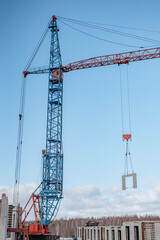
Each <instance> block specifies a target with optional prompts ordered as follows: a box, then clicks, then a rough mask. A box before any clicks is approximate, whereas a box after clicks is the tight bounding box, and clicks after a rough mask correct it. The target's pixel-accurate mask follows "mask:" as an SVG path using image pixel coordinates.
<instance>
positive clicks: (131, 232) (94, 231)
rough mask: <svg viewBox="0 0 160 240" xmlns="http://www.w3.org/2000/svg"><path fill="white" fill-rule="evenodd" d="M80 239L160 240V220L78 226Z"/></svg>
mask: <svg viewBox="0 0 160 240" xmlns="http://www.w3.org/2000/svg"><path fill="white" fill-rule="evenodd" d="M77 239H78V240H159V239H160V222H158V221H157V222H156V221H155V222H153V221H143V222H124V223H123V226H103V227H99V226H90V227H89V226H86V227H78V228H77Z"/></svg>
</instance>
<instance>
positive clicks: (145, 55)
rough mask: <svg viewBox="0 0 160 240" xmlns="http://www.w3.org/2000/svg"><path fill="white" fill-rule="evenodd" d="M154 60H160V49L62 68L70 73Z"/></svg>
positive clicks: (86, 60) (85, 61) (88, 61)
mask: <svg viewBox="0 0 160 240" xmlns="http://www.w3.org/2000/svg"><path fill="white" fill-rule="evenodd" d="M153 58H160V47H158V48H149V49H144V50H138V51H132V52H125V53H116V54H111V55H105V56H99V57H93V58H88V59H84V60H81V61H77V62H73V63H69V64H68V65H66V66H63V67H62V68H63V71H64V72H70V71H72V70H79V69H87V68H94V67H101V66H107V65H114V64H118V65H120V64H125V63H129V62H136V61H142V60H147V59H153Z"/></svg>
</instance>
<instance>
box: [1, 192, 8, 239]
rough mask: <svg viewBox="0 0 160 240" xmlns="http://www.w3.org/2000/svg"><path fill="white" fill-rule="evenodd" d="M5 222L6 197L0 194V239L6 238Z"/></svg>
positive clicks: (6, 216)
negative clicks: (0, 202) (0, 200)
mask: <svg viewBox="0 0 160 240" xmlns="http://www.w3.org/2000/svg"><path fill="white" fill-rule="evenodd" d="M7 222H8V197H6V196H5V195H2V205H1V220H0V240H6V238H7Z"/></svg>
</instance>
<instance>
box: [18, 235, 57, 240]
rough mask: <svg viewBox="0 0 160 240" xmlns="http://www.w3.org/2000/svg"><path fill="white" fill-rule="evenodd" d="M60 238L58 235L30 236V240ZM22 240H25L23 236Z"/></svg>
mask: <svg viewBox="0 0 160 240" xmlns="http://www.w3.org/2000/svg"><path fill="white" fill-rule="evenodd" d="M59 239H60V236H58V235H50V234H41V235H39V234H33V235H32V234H29V240H59ZM21 240H23V236H21Z"/></svg>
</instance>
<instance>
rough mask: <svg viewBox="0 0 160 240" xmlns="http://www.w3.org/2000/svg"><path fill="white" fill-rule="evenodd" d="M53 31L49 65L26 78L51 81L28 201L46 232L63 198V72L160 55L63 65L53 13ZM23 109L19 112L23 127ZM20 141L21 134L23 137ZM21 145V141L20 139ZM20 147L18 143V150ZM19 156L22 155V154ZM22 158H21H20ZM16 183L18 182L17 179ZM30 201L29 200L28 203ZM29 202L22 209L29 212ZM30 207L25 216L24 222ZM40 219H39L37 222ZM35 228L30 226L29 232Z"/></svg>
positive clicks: (156, 52)
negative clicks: (37, 179) (38, 177)
mask: <svg viewBox="0 0 160 240" xmlns="http://www.w3.org/2000/svg"><path fill="white" fill-rule="evenodd" d="M48 28H49V29H50V31H51V46H50V62H49V67H48V68H45V69H44V68H38V69H36V70H34V71H29V69H25V71H24V72H23V75H24V79H26V77H27V76H28V75H31V74H43V73H48V74H49V84H48V107H47V132H46V149H44V150H42V158H43V170H42V171H43V172H42V181H41V183H40V185H39V186H38V188H37V189H36V190H35V192H34V193H33V194H32V196H31V198H30V200H29V201H31V200H33V203H32V206H31V207H33V208H34V213H35V221H36V223H35V225H36V227H37V228H36V230H35V229H34V231H35V232H38V231H41V232H45V231H46V228H47V226H48V225H49V223H50V222H51V221H52V219H53V217H54V216H55V214H56V211H57V209H58V206H59V203H60V200H61V199H62V197H63V148H62V110H63V108H62V106H63V73H66V72H70V71H73V70H80V69H88V68H94V67H101V66H109V65H114V64H117V65H121V64H128V63H130V62H135V61H142V60H147V59H154V58H160V47H157V48H150V49H143V50H138V51H131V52H124V53H117V54H111V55H105V56H99V57H93V58H89V59H85V60H81V61H76V62H72V63H69V64H68V65H66V66H63V65H62V59H61V52H60V44H59V37H58V26H57V18H56V16H55V15H53V16H52V20H51V22H50V23H49V27H48ZM22 119H23V112H20V114H19V122H20V128H22V124H21V120H22ZM20 132H22V131H20ZM20 140H21V136H20ZM18 143H19V144H22V141H18ZM19 148H20V149H21V147H20V146H17V150H18V149H19ZM19 158H20V154H19ZM18 161H19V160H18ZM15 186H16V182H15ZM29 201H28V203H29ZM28 203H27V204H26V206H25V208H24V210H23V212H25V211H26V207H27V205H28ZM30 210H31V208H30V209H29V211H28V213H27V214H26V216H25V217H24V219H23V221H22V225H23V223H24V222H25V220H26V218H27V216H28V214H29V212H30ZM38 219H39V221H40V222H39V221H38ZM44 229H45V231H44ZM32 231H33V228H32V227H31V228H30V232H32Z"/></svg>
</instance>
